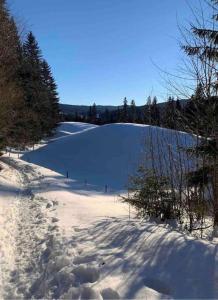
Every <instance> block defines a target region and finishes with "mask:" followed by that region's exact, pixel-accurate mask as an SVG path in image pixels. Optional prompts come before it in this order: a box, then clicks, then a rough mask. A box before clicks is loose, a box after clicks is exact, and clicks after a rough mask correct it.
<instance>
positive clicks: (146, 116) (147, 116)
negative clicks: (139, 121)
mask: <svg viewBox="0 0 218 300" xmlns="http://www.w3.org/2000/svg"><path fill="white" fill-rule="evenodd" d="M144 123H145V124H148V125H151V124H152V116H151V96H148V99H147V102H146V105H145V109H144Z"/></svg>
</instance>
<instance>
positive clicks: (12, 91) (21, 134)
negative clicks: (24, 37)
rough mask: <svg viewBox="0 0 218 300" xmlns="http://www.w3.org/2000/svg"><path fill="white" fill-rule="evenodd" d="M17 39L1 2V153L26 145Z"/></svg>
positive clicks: (14, 27)
mask: <svg viewBox="0 0 218 300" xmlns="http://www.w3.org/2000/svg"><path fill="white" fill-rule="evenodd" d="M20 50H21V46H20V38H19V35H18V30H17V27H16V24H15V22H14V20H13V18H12V17H11V15H10V13H9V11H8V10H7V8H6V4H5V1H0V106H1V109H0V149H1V148H3V147H6V146H9V147H15V146H17V145H18V144H25V135H26V132H25V126H24V122H25V117H26V116H25V115H26V112H25V107H24V101H23V89H22V88H21V86H20V81H19V68H20V54H21V53H20Z"/></svg>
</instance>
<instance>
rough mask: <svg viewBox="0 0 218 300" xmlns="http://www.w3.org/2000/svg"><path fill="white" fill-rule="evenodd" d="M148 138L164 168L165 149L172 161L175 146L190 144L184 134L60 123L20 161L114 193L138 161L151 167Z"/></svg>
mask: <svg viewBox="0 0 218 300" xmlns="http://www.w3.org/2000/svg"><path fill="white" fill-rule="evenodd" d="M151 139H152V143H153V144H154V145H155V147H154V149H153V151H154V153H153V155H154V158H157V159H156V161H158V157H159V156H160V155H161V157H162V160H163V161H162V164H163V165H164V168H165V169H166V168H167V166H168V165H169V160H168V159H167V155H168V153H169V149H170V151H171V155H172V156H173V160H177V149H178V147H187V146H190V145H191V144H192V143H193V138H192V137H191V136H190V135H188V134H186V133H182V132H177V131H173V130H169V129H163V128H159V127H154V126H146V125H138V124H109V125H104V126H95V125H91V124H84V123H62V124H61V125H60V127H59V128H58V133H57V136H56V138H55V139H53V140H52V141H51V142H49V143H48V144H47V145H46V146H44V147H42V148H39V149H37V150H36V151H32V152H29V153H27V154H25V155H24V156H23V158H22V159H23V160H26V161H28V162H31V163H34V164H37V165H40V166H43V167H45V168H49V169H51V170H53V171H55V172H58V173H61V174H63V175H68V176H69V177H70V178H72V179H75V180H76V181H78V182H86V183H88V184H90V185H92V186H93V187H95V188H102V187H105V185H107V186H108V187H109V188H110V190H115V191H117V190H122V189H124V188H125V187H126V186H127V184H128V178H129V176H130V175H132V174H134V172H135V171H136V170H137V168H138V167H139V165H140V164H142V162H143V163H145V164H146V165H147V166H151V158H150V157H149V154H150V150H151V149H150V140H151ZM183 161H187V159H183ZM157 164H158V163H157ZM157 167H159V165H157Z"/></svg>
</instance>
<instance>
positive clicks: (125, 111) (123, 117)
mask: <svg viewBox="0 0 218 300" xmlns="http://www.w3.org/2000/svg"><path fill="white" fill-rule="evenodd" d="M121 122H123V123H127V122H128V101H127V99H126V97H125V98H124V100H123V108H122V112H121Z"/></svg>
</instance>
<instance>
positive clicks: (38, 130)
mask: <svg viewBox="0 0 218 300" xmlns="http://www.w3.org/2000/svg"><path fill="white" fill-rule="evenodd" d="M58 121H59V97H58V92H57V85H56V83H55V80H54V78H53V75H52V72H51V68H50V66H49V65H48V63H47V61H46V60H45V59H44V58H43V56H42V52H41V50H40V48H39V45H38V43H37V41H36V38H35V37H34V35H33V33H32V32H29V33H28V34H27V35H26V37H25V39H24V40H23V39H22V38H21V34H20V32H19V29H18V26H17V24H16V22H15V20H14V18H13V17H12V15H11V13H10V11H9V10H8V9H7V6H6V1H5V0H0V150H3V149H6V148H25V147H26V146H31V145H34V144H35V143H37V142H38V141H40V140H41V139H42V138H44V137H47V136H49V135H50V134H52V132H53V130H54V128H55V127H56V125H57V122H58Z"/></svg>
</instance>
